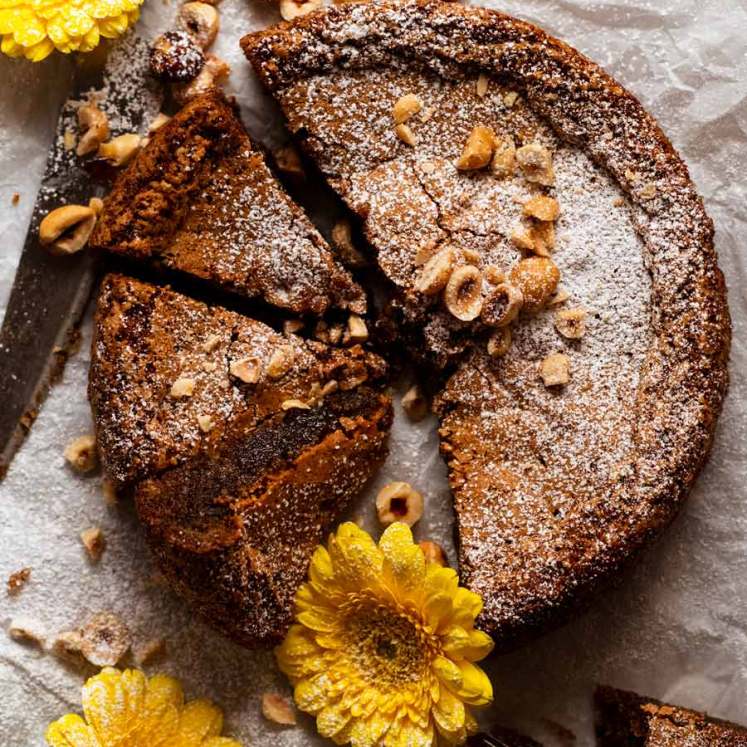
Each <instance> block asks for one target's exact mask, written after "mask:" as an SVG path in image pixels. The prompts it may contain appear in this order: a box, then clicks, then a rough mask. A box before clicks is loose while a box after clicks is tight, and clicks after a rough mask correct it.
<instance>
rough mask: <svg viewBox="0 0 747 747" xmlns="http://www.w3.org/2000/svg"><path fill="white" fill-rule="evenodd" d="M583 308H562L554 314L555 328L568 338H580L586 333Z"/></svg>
mask: <svg viewBox="0 0 747 747" xmlns="http://www.w3.org/2000/svg"><path fill="white" fill-rule="evenodd" d="M586 317H587V313H586V310H585V309H581V308H575V309H562V310H561V311H558V313H557V314H556V315H555V329H557V330H558V332H560V334H561V335H563V337H566V338H567V339H569V340H580V339H581V338H582V337H583V336H584V335H585V334H586Z"/></svg>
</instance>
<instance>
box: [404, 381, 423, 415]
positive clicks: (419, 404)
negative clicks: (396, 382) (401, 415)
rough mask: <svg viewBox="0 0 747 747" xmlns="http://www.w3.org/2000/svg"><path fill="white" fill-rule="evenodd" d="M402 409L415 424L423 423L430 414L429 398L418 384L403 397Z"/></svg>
mask: <svg viewBox="0 0 747 747" xmlns="http://www.w3.org/2000/svg"><path fill="white" fill-rule="evenodd" d="M402 409H403V410H404V411H405V412H406V413H407V417H408V418H410V420H412V421H413V422H414V423H417V422H419V421H421V420H422V419H423V418H424V417H425V416H426V415H427V414H428V410H429V407H428V398H427V397H426V396H425V394H423V391H422V389H421V388H420V387H419V386H418V385H417V384H414V385H413V386H411V387H410V388H409V389H408V390H407V391H406V392H405V393H404V395H402Z"/></svg>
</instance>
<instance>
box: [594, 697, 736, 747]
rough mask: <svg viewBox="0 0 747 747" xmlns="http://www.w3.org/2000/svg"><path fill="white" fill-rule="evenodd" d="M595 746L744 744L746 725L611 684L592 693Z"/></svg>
mask: <svg viewBox="0 0 747 747" xmlns="http://www.w3.org/2000/svg"><path fill="white" fill-rule="evenodd" d="M594 707H595V708H594V710H595V721H596V733H597V744H598V745H599V747H745V745H747V728H745V727H744V726H739V725H738V724H733V723H730V722H728V721H722V720H721V719H716V718H712V717H711V716H708V715H707V714H705V713H702V712H699V711H694V710H691V709H689V708H682V707H681V706H673V705H667V704H666V703H661V702H660V701H658V700H654V699H653V698H646V697H644V696H641V695H636V694H635V693H632V692H627V691H625V690H616V689H615V688H613V687H599V688H597V691H596V693H595V696H594Z"/></svg>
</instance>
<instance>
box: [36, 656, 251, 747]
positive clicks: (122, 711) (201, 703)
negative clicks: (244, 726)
mask: <svg viewBox="0 0 747 747" xmlns="http://www.w3.org/2000/svg"><path fill="white" fill-rule="evenodd" d="M83 713H84V714H85V720H84V719H82V718H81V717H80V716H78V715H77V714H75V713H68V714H67V715H66V716H63V717H62V718H61V719H59V720H58V721H55V722H54V723H52V724H50V725H49V728H48V729H47V733H46V738H47V742H48V743H49V744H50V745H51V747H241V745H240V744H239V742H237V741H236V740H234V739H228V738H227V737H221V736H220V733H221V731H222V729H223V714H222V713H221V711H220V709H219V708H217V707H216V706H214V705H213V704H212V703H210V702H209V701H207V700H193V701H191V702H189V703H185V702H184V695H183V693H182V687H181V685H180V684H179V682H178V681H177V680H175V679H174V678H173V677H166V676H165V675H162V674H157V675H156V676H155V677H150V678H147V677H146V676H145V675H144V674H143V673H142V672H141V671H139V670H137V669H126V670H125V671H124V672H120V671H119V670H118V669H111V668H109V667H107V668H106V669H102V670H101V672H99V674H97V675H96V676H95V677H91V679H89V680H88V682H86V684H85V685H83Z"/></svg>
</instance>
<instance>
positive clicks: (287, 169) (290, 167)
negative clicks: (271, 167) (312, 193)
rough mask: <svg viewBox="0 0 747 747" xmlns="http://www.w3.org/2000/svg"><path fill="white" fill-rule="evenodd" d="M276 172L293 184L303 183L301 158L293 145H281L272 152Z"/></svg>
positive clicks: (303, 174) (304, 174) (304, 176)
mask: <svg viewBox="0 0 747 747" xmlns="http://www.w3.org/2000/svg"><path fill="white" fill-rule="evenodd" d="M272 155H273V158H274V159H275V164H276V165H277V167H278V171H280V173H281V174H284V175H285V176H287V177H288V178H290V179H292V180H293V181H294V182H299V183H300V182H303V180H304V179H306V172H305V171H304V169H303V164H302V163H301V156H300V154H299V152H298V151H297V150H296V148H295V147H294V146H293V145H283V146H281V147H280V148H276V149H275V150H273V151H272Z"/></svg>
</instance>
